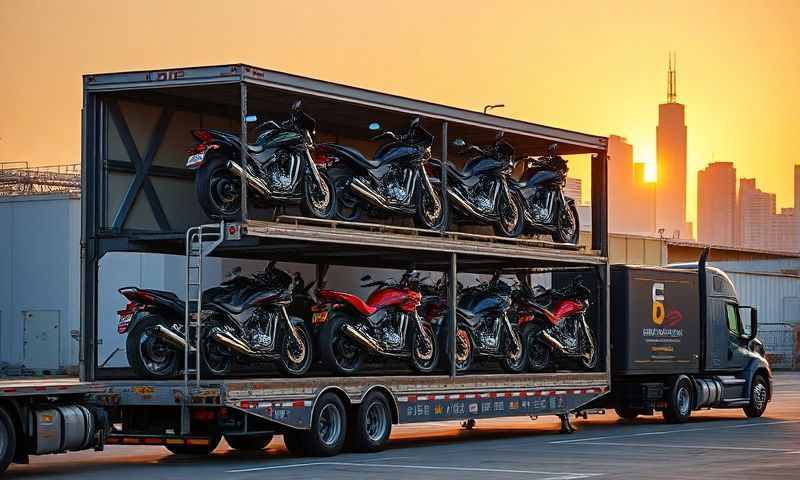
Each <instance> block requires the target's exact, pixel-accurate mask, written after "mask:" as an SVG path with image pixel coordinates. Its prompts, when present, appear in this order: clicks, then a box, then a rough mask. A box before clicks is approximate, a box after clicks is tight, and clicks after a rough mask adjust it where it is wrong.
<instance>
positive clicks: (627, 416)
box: [614, 407, 641, 421]
mask: <svg viewBox="0 0 800 480" xmlns="http://www.w3.org/2000/svg"><path fill="white" fill-rule="evenodd" d="M614 411H615V412H616V413H617V416H619V418H621V419H623V420H628V421H633V420H636V418H637V417H638V416H639V414H640V413H641V411H640V410H638V409H636V408H630V407H614Z"/></svg>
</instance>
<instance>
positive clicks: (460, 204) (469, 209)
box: [447, 188, 486, 218]
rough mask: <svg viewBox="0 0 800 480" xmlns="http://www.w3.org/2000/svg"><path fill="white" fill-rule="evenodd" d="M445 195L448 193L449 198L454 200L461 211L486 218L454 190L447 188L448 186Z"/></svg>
mask: <svg viewBox="0 0 800 480" xmlns="http://www.w3.org/2000/svg"><path fill="white" fill-rule="evenodd" d="M447 195H448V196H449V197H450V198H451V199H452V200H453V201H455V203H456V204H457V205H458V207H459V208H460V209H462V210H463V211H465V212H466V213H468V214H470V215H472V216H474V217H478V218H486V215H485V214H483V213H480V212H479V211H477V210H475V209H474V208H472V205H470V204H469V202H467V201H466V200H464V199H463V198H461V195H459V194H458V193H456V192H454V191H453V190H451V189H449V188H448V189H447Z"/></svg>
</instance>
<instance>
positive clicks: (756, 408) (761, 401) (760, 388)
mask: <svg viewBox="0 0 800 480" xmlns="http://www.w3.org/2000/svg"><path fill="white" fill-rule="evenodd" d="M768 388H769V387H767V382H766V381H764V377H762V376H761V375H756V376H754V377H753V382H752V385H750V404H749V405H748V406H746V407H744V409H743V410H744V414H745V415H747V416H748V417H750V418H756V417H760V416H761V415H763V414H764V410H766V409H767V397H768V396H769V390H768Z"/></svg>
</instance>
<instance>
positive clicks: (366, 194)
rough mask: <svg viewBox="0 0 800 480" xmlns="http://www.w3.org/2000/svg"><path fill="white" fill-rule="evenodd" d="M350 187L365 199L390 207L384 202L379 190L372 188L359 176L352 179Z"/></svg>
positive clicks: (383, 206)
mask: <svg viewBox="0 0 800 480" xmlns="http://www.w3.org/2000/svg"><path fill="white" fill-rule="evenodd" d="M350 188H352V189H353V191H354V192H355V193H357V194H358V195H360V196H361V197H363V198H364V200H366V201H368V202H370V203H372V204H373V205H377V206H379V207H381V208H388V206H387V205H386V204H385V203H384V201H383V199H382V198H381V197H380V195H378V192H376V191H375V190H373V189H371V188H370V187H369V186H367V185H366V184H365V183H364V182H362V181H361V180H360V179H358V178H352V179H350Z"/></svg>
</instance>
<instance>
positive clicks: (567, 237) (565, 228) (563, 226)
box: [552, 203, 581, 245]
mask: <svg viewBox="0 0 800 480" xmlns="http://www.w3.org/2000/svg"><path fill="white" fill-rule="evenodd" d="M580 234H581V229H580V220H579V219H578V209H577V208H575V204H574V203H570V204H569V205H567V206H566V208H562V209H561V214H560V215H559V218H558V227H557V228H556V230H555V231H554V232H553V235H552V237H553V241H554V242H558V243H571V244H573V245H577V244H578V240H579V238H580Z"/></svg>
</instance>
